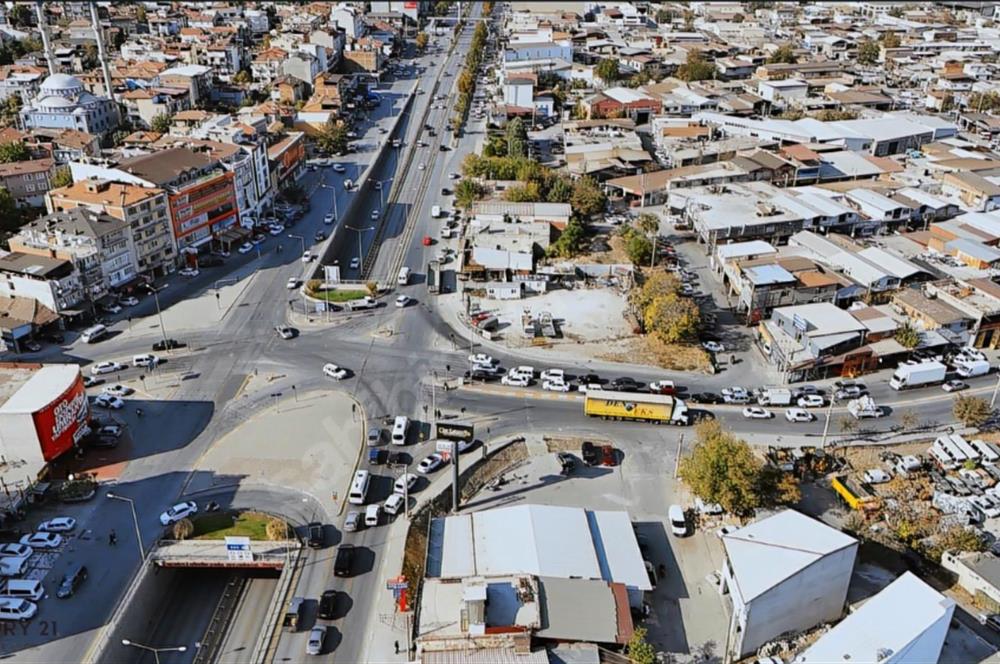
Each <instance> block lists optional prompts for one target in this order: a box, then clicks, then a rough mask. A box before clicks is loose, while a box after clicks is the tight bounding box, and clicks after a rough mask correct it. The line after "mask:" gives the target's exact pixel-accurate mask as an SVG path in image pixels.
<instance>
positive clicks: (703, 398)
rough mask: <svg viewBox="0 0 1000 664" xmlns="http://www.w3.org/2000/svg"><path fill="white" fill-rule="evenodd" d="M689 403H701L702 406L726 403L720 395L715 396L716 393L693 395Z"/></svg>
mask: <svg viewBox="0 0 1000 664" xmlns="http://www.w3.org/2000/svg"><path fill="white" fill-rule="evenodd" d="M688 401H690V402H691V403H700V404H719V403H724V399H723V398H722V397H721V396H719V395H718V394H715V393H714V392H698V393H696V394H692V395H691V396H690V397H688Z"/></svg>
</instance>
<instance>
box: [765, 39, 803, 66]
mask: <svg viewBox="0 0 1000 664" xmlns="http://www.w3.org/2000/svg"><path fill="white" fill-rule="evenodd" d="M767 61H768V62H769V63H770V64H786V65H794V64H795V63H796V62H797V61H798V58H796V57H795V47H794V46H792V45H791V44H782V45H781V46H779V47H778V49H777V50H776V51H775V52H774V53H772V54H771V57H769V58H768V59H767Z"/></svg>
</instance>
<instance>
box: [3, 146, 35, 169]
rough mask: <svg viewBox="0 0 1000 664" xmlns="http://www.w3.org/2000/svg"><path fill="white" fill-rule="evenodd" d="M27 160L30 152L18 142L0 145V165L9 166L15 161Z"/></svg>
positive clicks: (29, 157)
mask: <svg viewBox="0 0 1000 664" xmlns="http://www.w3.org/2000/svg"><path fill="white" fill-rule="evenodd" d="M29 159H31V152H30V151H29V150H28V147H27V146H26V145H25V144H24V143H22V142H20V141H9V142H7V143H0V164H10V163H12V162H15V161H27V160H29Z"/></svg>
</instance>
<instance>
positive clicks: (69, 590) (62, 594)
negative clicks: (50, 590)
mask: <svg viewBox="0 0 1000 664" xmlns="http://www.w3.org/2000/svg"><path fill="white" fill-rule="evenodd" d="M86 580H87V567H86V565H76V566H74V567H71V568H70V569H69V570H68V571H67V572H66V574H64V575H63V578H62V581H60V582H59V590H57V591H56V597H58V598H59V599H66V598H67V597H72V596H73V593H75V592H76V589H77V588H79V587H80V585H81V584H82V583H83V582H84V581H86Z"/></svg>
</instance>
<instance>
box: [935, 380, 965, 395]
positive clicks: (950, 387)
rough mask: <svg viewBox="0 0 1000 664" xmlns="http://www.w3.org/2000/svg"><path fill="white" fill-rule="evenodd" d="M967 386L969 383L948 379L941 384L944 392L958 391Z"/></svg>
mask: <svg viewBox="0 0 1000 664" xmlns="http://www.w3.org/2000/svg"><path fill="white" fill-rule="evenodd" d="M967 387H969V384H968V383H964V382H962V381H960V380H949V381H948V382H946V383H945V384H944V385H942V386H941V388H942V389H943V390H944V391H945V392H958V391H959V390H964V389H966V388H967Z"/></svg>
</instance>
